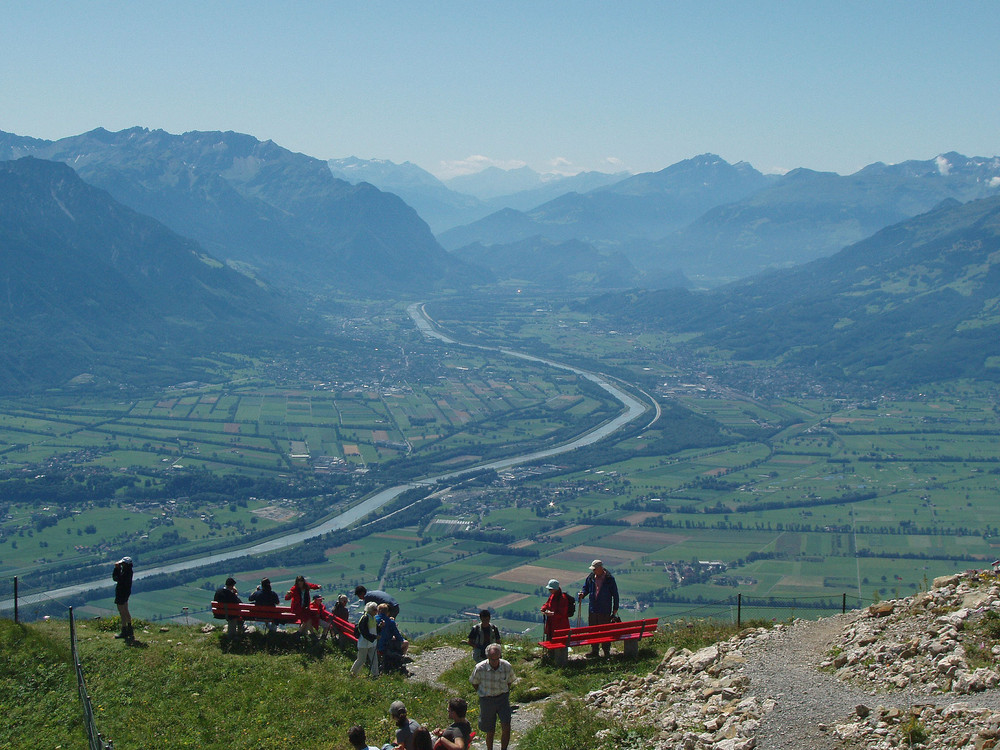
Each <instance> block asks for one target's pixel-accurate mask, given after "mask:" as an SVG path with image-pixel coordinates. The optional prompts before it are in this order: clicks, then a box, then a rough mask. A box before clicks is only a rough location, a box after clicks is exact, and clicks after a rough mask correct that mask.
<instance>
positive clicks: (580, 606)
mask: <svg viewBox="0 0 1000 750" xmlns="http://www.w3.org/2000/svg"><path fill="white" fill-rule="evenodd" d="M581 617H583V597H580V598H579V599H578V600H577V603H576V626H577V627H580V618H581Z"/></svg>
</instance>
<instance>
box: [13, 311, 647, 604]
mask: <svg viewBox="0 0 1000 750" xmlns="http://www.w3.org/2000/svg"><path fill="white" fill-rule="evenodd" d="M407 313H409V315H410V317H411V318H412V319H413V322H414V323H415V324H416V326H417V328H418V329H419V330H420V332H421V333H423V334H424V336H426V337H428V338H435V339H438V340H439V341H442V342H444V343H446V344H452V345H454V346H467V347H473V348H477V349H489V347H483V346H479V345H476V344H466V343H464V342H461V341H456V340H455V339H453V338H451V337H449V336H447V335H445V334H443V333H441V332H440V331H439V330H438V329H437V328H436V327H435V326H434V323H433V321H432V320H431V319H430V317H429V316H428V315H427V313H426V312H425V310H424V306H423V304H421V303H413V304H411V305H410V306H409V307H408V308H407ZM491 351H499V352H500V353H502V354H504V355H506V356H509V357H514V358H517V359H524V360H527V361H530V362H538V363H541V364H544V365H547V366H549V367H555V368H557V369H560V370H566V371H568V372H572V373H575V374H576V375H579V376H581V377H584V378H587V379H588V380H590V381H592V382H594V383H596V384H597V385H599V386H600V387H601V388H603V389H604V390H605V391H607V392H608V393H609V394H610V395H611V396H613V397H614V398H615V399H617V400H618V401H620V402H621V404H622V407H623V409H622V411H621V413H619V414H618V416H616V417H614V418H613V419H610V420H608V421H607V422H604V423H603V424H601V425H598V426H597V427H595V428H594V429H592V430H589V431H587V432H585V433H583V434H581V435H579V436H577V437H575V438H574V439H573V440H570V441H568V442H565V443H563V444H561V445H557V446H554V447H552V448H546V449H544V450H539V451H533V452H532V453H525V454H522V455H520V456H510V457H507V458H502V459H497V460H496V461H488V462H485V463H481V464H477V465H476V466H470V467H466V468H464V469H459V470H456V471H450V472H446V473H442V474H434V475H429V476H426V477H423V478H421V479H419V480H414V481H412V482H407V483H405V484H398V485H395V486H393V487H389V488H386V489H383V490H379V491H378V492H376V493H374V494H373V495H370V496H369V497H367V498H365V499H364V500H363V501H362V502H360V503H359V504H357V505H355V506H354V507H352V508H350V509H349V510H346V511H344V512H343V513H340V514H338V515H336V516H333V517H331V518H328V519H326V520H325V521H322V522H321V523H319V524H317V525H316V526H312V527H310V528H308V529H304V530H302V531H295V532H291V533H289V534H285V535H283V536H279V537H275V538H273V539H269V540H267V541H266V542H260V543H258V544H254V545H250V546H248V547H240V548H232V549H227V550H224V551H222V552H216V553H213V554H209V555H202V556H200V557H196V558H191V559H189V560H183V561H180V562H175V563H167V564H165V565H157V566H155V567H152V568H146V569H141V570H136V572H135V577H134V580H136V581H140V580H142V579H143V578H148V577H150V576H156V575H161V574H163V573H178V572H180V571H184V570H190V569H191V568H199V567H201V566H203V565H211V564H214V563H218V562H224V561H226V560H232V559H235V558H237V557H244V556H247V555H258V554H263V553H265V552H274V551H275V550H280V549H285V548H286V547H291V546H292V545H295V544H299V543H300V542H304V541H305V540H307V539H312V538H313V537H317V536H322V535H323V534H327V533H329V532H331V531H339V530H340V529H345V528H347V527H348V526H351V525H353V524H354V523H356V522H357V521H359V520H360V519H362V518H364V517H365V516H367V515H368V514H369V513H372V512H374V511H376V510H378V509H379V508H381V507H382V506H384V505H385V504H386V503H388V502H390V501H392V500H393V499H395V498H396V497H397V496H398V495H400V494H401V493H403V492H405V491H406V490H409V489H413V488H415V487H422V486H426V485H428V484H438V483H440V482H447V481H450V480H452V479H457V478H459V477H461V476H463V475H466V474H470V473H473V472H478V471H482V470H484V469H497V470H499V469H507V468H510V467H511V466H516V465H517V464H523V463H528V462H530V461H535V460H538V459H541V458H548V457H550V456H558V455H559V454H561V453H568V452H569V451H572V450H576V449H577V448H583V447H584V446H587V445H592V444H593V443H596V442H597V441H598V440H602V439H604V438H605V437H607V436H608V435H611V434H612V433H614V432H617V431H618V430H620V429H621V428H622V427H624V426H625V425H627V424H629V423H631V422H634V421H635V420H637V419H639V418H640V417H641V416H642V415H643V414H645V413H647V412H648V411H650V409H653V412H654V413H653V416H652V418H651V420H650V422H649V424H652V423H653V422H655V421H656V419H657V418H658V417H659V415H660V406H659V404H658V403H656V401H655V399H652V398H650V401H651V403H652V404H653V406H652V407H650V406H647V405H645V404H643V403H642V402H641V401H639V400H638V399H636V398H634V397H633V396H632V395H630V394H629V393H626V392H625V391H624V390H622V389H621V388H619V387H618V386H617V385H615V384H614V383H612V382H611V381H610V380H609V379H608V378H606V377H604V376H602V375H599V374H597V373H594V372H590V371H588V370H582V369H580V368H578V367H572V366H570V365H566V364H563V363H561V362H556V361H554V360H551V359H545V358H542V357H536V356H534V355H531V354H525V353H523V352H518V351H514V350H512V349H505V348H500V349H491ZM110 570H111V565H110V563H109V565H108V577H107V578H105V579H101V580H96V581H89V582H86V583H80V584H75V585H73V586H65V587H63V588H60V589H54V590H52V591H48V592H45V593H42V594H32V595H29V596H25V597H21V598H20V602H19V606H30V605H32V604H37V603H39V602H43V601H45V600H47V599H61V598H63V597H70V596H77V595H79V594H82V593H84V592H87V591H94V590H99V589H102V588H108V589H110V588H112V587H113V586H114V584H113V583H112V582H111V581H110V578H111V573H110ZM13 608H14V600H13V599H8V600H4V601H2V602H0V611H4V610H10V609H13Z"/></svg>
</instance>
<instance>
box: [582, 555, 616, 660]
mask: <svg viewBox="0 0 1000 750" xmlns="http://www.w3.org/2000/svg"><path fill="white" fill-rule="evenodd" d="M590 570H591V573H590V575H589V576H587V580H586V581H584V584H583V591H581V592H580V593H579V595H578V598H579V601H581V602H582V601H583V599H584V597H586V596H589V597H590V609H589V613H588V619H587V624H588V625H604V624H606V623H609V622H611V618H612V617H614V616H615V615H617V614H618V584H617V583H616V582H615V577H614V576H613V575H611V573H609V572H608V571H607V570H606V569H605V568H604V563H602V562H601V561H600V560H594V562H592V563H591V564H590ZM600 645H601V647H602V648H603V650H604V655H605V656H609V655H610V654H611V644H610V643H602V644H600ZM597 646H598V644H596V643H595V644H593V645H592V646H591V647H590V653H589V654H587V656H590V657H594V656H598V655H599V654H598V653H597Z"/></svg>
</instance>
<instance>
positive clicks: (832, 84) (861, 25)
mask: <svg viewBox="0 0 1000 750" xmlns="http://www.w3.org/2000/svg"><path fill="white" fill-rule="evenodd" d="M5 6H6V7H5V8H4V11H3V15H2V19H3V20H2V23H0V130H5V131H8V132H13V133H17V134H19V135H30V136H35V137H39V138H49V139H55V138H61V137H63V136H67V135H73V134H76V133H81V132H84V131H86V130H90V129H93V128H95V127H105V128H107V129H109V130H120V129H122V128H127V127H131V126H134V125H141V126H144V127H149V128H163V129H164V130H167V131H169V132H173V133H180V132H184V131H187V130H235V131H239V132H244V133H249V134H251V135H254V136H256V137H258V138H261V139H268V138H269V139H271V140H273V141H275V142H276V143H278V144H280V145H282V146H285V147H287V148H290V149H292V150H295V151H301V152H304V153H307V154H310V155H312V156H317V157H320V158H332V157H344V156H352V155H353V156H358V157H361V158H382V159H390V160H392V161H395V162H402V161H407V160H409V161H412V162H414V163H416V164H418V165H420V166H421V167H423V168H425V169H427V170H429V171H431V172H433V173H435V174H437V175H439V176H444V177H447V176H450V175H454V174H457V173H461V172H463V171H469V170H472V169H476V168H480V167H482V166H485V165H487V164H497V165H500V166H505V167H512V166H520V165H522V164H527V165H528V166H530V167H532V168H534V169H536V170H538V171H553V170H556V171H563V172H576V171H580V170H583V169H599V170H602V171H617V170H619V169H627V170H629V171H632V172H644V171H655V170H658V169H662V168H664V167H666V166H669V165H670V164H673V163H674V162H677V161H679V160H681V159H686V158H689V157H691V156H694V155H697V154H700V153H705V152H712V153H717V154H719V155H721V156H722V157H723V158H724V159H726V160H728V161H731V162H736V161H741V160H743V161H748V162H750V163H751V164H753V165H754V166H755V167H757V168H758V169H760V170H762V171H769V172H770V171H782V170H786V169H791V168H794V167H799V166H804V167H809V168H812V169H820V170H832V171H836V172H840V173H842V174H843V173H849V172H853V171H855V170H857V169H859V168H861V167H862V166H864V165H865V164H868V163H871V162H873V161H886V162H898V161H902V160H905V159H929V158H932V157H934V156H935V155H937V154H939V153H942V152H945V151H951V150H954V151H959V152H961V153H963V154H965V155H967V156H994V155H997V154H1000V143H998V141H1000V129H998V127H997V126H998V123H1000V96H998V91H1000V53H998V41H997V40H998V39H1000V9H998V6H997V5H996V4H995V3H990V2H961V1H960V0H952V1H951V2H947V3H945V2H937V3H931V2H919V1H917V2H913V1H911V2H870V1H869V2H863V3H862V2H842V1H841V2H818V1H817V2H809V0H788V1H787V2H768V1H766V0H761V1H759V2H741V3H737V2H710V1H702V2H681V1H678V2H670V1H669V0H661V1H660V2H629V1H628V0H618V1H617V2H588V1H587V0H582V1H580V0H577V1H576V2H573V3H569V2H544V1H543V0H535V1H534V2H470V1H468V0H466V1H465V2H433V1H430V2H413V1H412V0H411V1H408V2H377V1H373V2H344V1H341V0H327V1H326V2H307V1H303V2H267V3H265V2H255V1H253V0H248V1H245V2H235V1H234V2H204V0H201V1H200V2H188V1H187V0H171V2H159V3H153V2H148V1H143V0H133V1H132V2H102V1H101V0H89V1H87V2H83V1H81V0H62V1H61V2H46V1H40V0H33V2H31V3H13V2H12V3H5Z"/></svg>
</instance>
